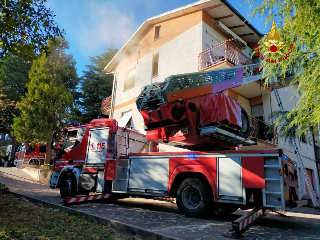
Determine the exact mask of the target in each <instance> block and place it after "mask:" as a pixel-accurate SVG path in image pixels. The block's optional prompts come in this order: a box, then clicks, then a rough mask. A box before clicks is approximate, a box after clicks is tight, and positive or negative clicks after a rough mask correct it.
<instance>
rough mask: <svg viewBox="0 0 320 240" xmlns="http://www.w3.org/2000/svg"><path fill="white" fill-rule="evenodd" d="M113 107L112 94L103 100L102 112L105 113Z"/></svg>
mask: <svg viewBox="0 0 320 240" xmlns="http://www.w3.org/2000/svg"><path fill="white" fill-rule="evenodd" d="M110 108H111V96H109V97H106V98H104V99H103V100H102V103H101V112H102V113H103V114H104V113H106V111H108V110H110Z"/></svg>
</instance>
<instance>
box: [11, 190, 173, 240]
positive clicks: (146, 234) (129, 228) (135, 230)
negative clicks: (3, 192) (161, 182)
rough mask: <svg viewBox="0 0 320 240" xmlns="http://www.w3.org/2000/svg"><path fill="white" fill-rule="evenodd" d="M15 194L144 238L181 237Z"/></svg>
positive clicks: (159, 239) (170, 238)
mask: <svg viewBox="0 0 320 240" xmlns="http://www.w3.org/2000/svg"><path fill="white" fill-rule="evenodd" d="M10 193H12V194H13V195H15V196H17V197H22V198H26V199H28V200H29V201H31V202H34V203H39V204H41V205H44V206H46V207H50V208H54V209H58V210H59V211H61V212H64V213H68V214H71V215H74V216H77V217H83V218H84V219H86V220H88V221H92V222H95V223H98V224H101V225H105V226H107V227H110V228H113V229H115V230H120V231H124V232H128V233H131V234H136V235H139V236H141V237H143V238H146V239H152V240H178V239H179V238H174V237H170V236H167V235H165V234H159V233H155V232H152V231H150V230H146V229H143V228H139V227H136V226H133V225H131V224H127V223H122V222H119V221H115V220H111V219H108V218H102V217H98V216H95V215H93V214H90V213H85V212H83V211H80V210H75V209H72V208H69V207H65V206H61V205H57V204H54V203H50V202H46V201H44V200H41V199H38V198H34V197H29V196H25V195H22V194H19V193H15V192H11V191H10Z"/></svg>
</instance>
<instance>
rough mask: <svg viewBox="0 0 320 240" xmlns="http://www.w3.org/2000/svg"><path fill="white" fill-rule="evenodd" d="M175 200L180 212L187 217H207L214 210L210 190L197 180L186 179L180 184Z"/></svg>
mask: <svg viewBox="0 0 320 240" xmlns="http://www.w3.org/2000/svg"><path fill="white" fill-rule="evenodd" d="M176 200H177V206H178V208H179V210H180V212H181V213H183V214H184V215H186V216H188V217H193V218H203V217H207V216H209V215H211V214H212V212H213V209H214V202H213V194H212V192H211V189H209V188H208V187H207V186H206V185H205V184H204V183H203V182H202V181H200V180H199V179H197V178H188V179H186V180H184V181H183V182H182V183H181V185H180V187H179V188H178V191H177V197H176Z"/></svg>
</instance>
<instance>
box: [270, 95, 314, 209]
mask: <svg viewBox="0 0 320 240" xmlns="http://www.w3.org/2000/svg"><path fill="white" fill-rule="evenodd" d="M273 92H274V95H275V96H276V100H277V103H278V106H279V108H280V111H281V112H282V114H283V115H285V112H284V108H283V105H282V102H281V98H280V95H279V92H278V90H277V89H274V90H273ZM284 123H285V124H286V125H287V124H288V120H287V118H286V117H285V118H284ZM290 132H291V134H290V143H291V146H292V147H293V148H294V152H295V154H296V156H297V160H298V164H299V167H300V169H301V170H302V172H303V177H304V180H305V182H306V185H307V188H308V191H309V194H310V198H311V200H312V203H313V206H314V207H315V208H320V203H319V198H318V197H317V195H316V193H315V192H314V190H313V187H312V184H311V181H310V178H309V175H308V173H307V170H306V169H305V167H304V164H303V161H302V158H301V155H300V151H299V148H298V146H297V143H296V139H295V135H294V134H293V133H292V130H290Z"/></svg>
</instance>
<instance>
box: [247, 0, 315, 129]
mask: <svg viewBox="0 0 320 240" xmlns="http://www.w3.org/2000/svg"><path fill="white" fill-rule="evenodd" d="M246 2H250V3H251V4H252V3H254V2H255V0H246ZM256 14H258V15H261V16H263V17H266V23H268V22H271V21H273V20H274V19H275V20H279V22H278V23H277V27H278V32H279V35H280V39H281V42H284V44H285V47H284V48H283V55H280V54H275V55H273V56H272V59H275V58H276V59H279V58H282V60H281V61H280V62H278V63H276V64H270V63H267V62H266V61H262V67H263V72H264V76H265V77H266V79H265V83H266V84H267V83H269V82H270V81H271V80H272V78H273V77H274V76H275V75H277V76H278V79H282V81H283V84H288V85H290V86H291V85H294V84H298V89H297V93H299V94H300V100H299V102H298V104H297V105H296V106H295V108H294V109H293V110H292V111H290V112H289V113H288V115H287V116H288V119H289V120H290V121H289V124H288V126H286V129H287V130H288V128H291V127H292V128H296V127H297V126H299V128H298V129H296V130H297V131H296V133H297V134H298V135H302V134H305V133H306V132H307V131H308V129H310V128H314V129H317V128H318V126H319V124H320V54H319V51H320V38H319V36H320V17H319V16H320V1H318V0H309V1H304V0H295V1H292V0H264V1H263V2H262V3H261V5H260V6H258V7H257V8H255V9H254V11H253V13H252V14H251V16H254V15H256ZM266 40H267V36H265V37H263V38H262V39H261V41H260V42H259V43H260V46H262V45H263V43H264V42H265V41H266ZM291 44H292V46H293V48H292V52H291V53H290V54H289V55H288V57H286V56H285V55H286V54H287V53H288V52H290V45H291ZM265 51H266V50H264V52H262V53H265ZM276 73H277V74H276ZM288 73H294V74H295V78H294V79H293V80H291V81H290V82H288V81H285V79H286V74H288ZM278 124H279V122H278Z"/></svg>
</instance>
